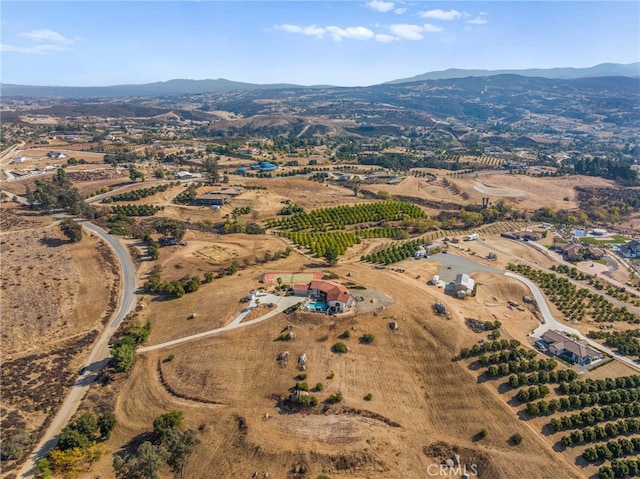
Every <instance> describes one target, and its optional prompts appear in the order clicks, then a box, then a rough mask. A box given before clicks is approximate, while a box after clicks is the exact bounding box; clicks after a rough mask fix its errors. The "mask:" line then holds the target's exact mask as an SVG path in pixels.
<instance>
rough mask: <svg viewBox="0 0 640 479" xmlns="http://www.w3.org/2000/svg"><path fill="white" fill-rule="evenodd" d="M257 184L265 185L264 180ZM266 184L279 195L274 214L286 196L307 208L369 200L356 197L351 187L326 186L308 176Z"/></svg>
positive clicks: (271, 181) (280, 207) (270, 181)
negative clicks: (309, 178) (307, 177)
mask: <svg viewBox="0 0 640 479" xmlns="http://www.w3.org/2000/svg"><path fill="white" fill-rule="evenodd" d="M246 183H247V184H251V180H247V181H246ZM256 184H260V185H262V186H264V182H262V183H256ZM266 186H267V188H268V190H267V191H268V192H269V193H271V194H273V195H275V196H277V199H278V202H277V203H275V204H274V206H275V208H274V210H273V213H272V216H273V215H275V213H277V212H278V211H280V209H282V207H283V206H284V205H281V204H280V199H286V198H289V199H292V200H293V202H295V203H296V204H297V205H300V206H302V207H303V208H305V209H306V210H312V209H315V208H321V207H331V206H338V205H345V204H356V203H363V202H368V201H367V200H363V199H362V198H356V197H354V196H353V191H352V190H350V189H347V188H342V187H340V186H335V185H330V186H325V185H324V184H322V183H318V182H317V181H311V180H308V179H306V178H295V177H293V178H275V179H272V180H269V183H268V184H267V185H266Z"/></svg>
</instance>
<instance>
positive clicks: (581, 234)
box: [573, 230, 584, 236]
mask: <svg viewBox="0 0 640 479" xmlns="http://www.w3.org/2000/svg"><path fill="white" fill-rule="evenodd" d="M573 235H574V236H584V230H573Z"/></svg>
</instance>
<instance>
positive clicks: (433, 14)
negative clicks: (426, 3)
mask: <svg viewBox="0 0 640 479" xmlns="http://www.w3.org/2000/svg"><path fill="white" fill-rule="evenodd" d="M419 15H420V16H421V17H422V18H435V19H436V20H446V21H449V20H458V19H459V18H461V17H462V15H463V14H462V13H461V12H459V11H458V10H441V9H439V8H438V9H436V10H426V11H424V12H420V13H419Z"/></svg>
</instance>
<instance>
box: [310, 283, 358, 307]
mask: <svg viewBox="0 0 640 479" xmlns="http://www.w3.org/2000/svg"><path fill="white" fill-rule="evenodd" d="M309 288H310V289H317V290H318V291H322V292H323V293H324V294H326V295H327V301H342V302H343V303H346V302H347V301H349V298H350V297H351V293H350V292H349V290H348V289H347V288H345V287H344V286H342V285H341V284H338V283H334V282H333V281H325V280H322V279H318V280H314V281H311V283H309Z"/></svg>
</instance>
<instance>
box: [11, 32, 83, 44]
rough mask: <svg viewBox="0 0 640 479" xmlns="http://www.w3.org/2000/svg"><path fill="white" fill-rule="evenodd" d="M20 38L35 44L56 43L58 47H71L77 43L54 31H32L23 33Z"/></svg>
mask: <svg viewBox="0 0 640 479" xmlns="http://www.w3.org/2000/svg"><path fill="white" fill-rule="evenodd" d="M20 36H21V37H22V38H28V39H29V40H33V41H34V42H46V43H56V44H58V45H71V44H72V43H73V42H74V41H75V40H73V39H71V38H67V37H65V36H64V35H61V34H59V33H58V32H54V31H53V30H32V31H30V32H22V33H20Z"/></svg>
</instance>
